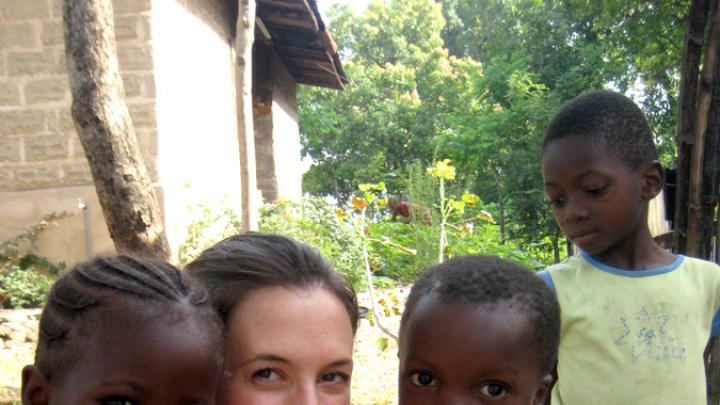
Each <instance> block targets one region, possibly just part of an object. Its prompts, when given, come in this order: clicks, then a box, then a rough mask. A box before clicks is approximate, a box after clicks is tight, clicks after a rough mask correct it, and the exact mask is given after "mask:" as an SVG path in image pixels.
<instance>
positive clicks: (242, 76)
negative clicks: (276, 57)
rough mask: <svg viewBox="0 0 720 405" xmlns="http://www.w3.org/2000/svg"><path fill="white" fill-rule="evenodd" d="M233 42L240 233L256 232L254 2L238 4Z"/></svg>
mask: <svg viewBox="0 0 720 405" xmlns="http://www.w3.org/2000/svg"><path fill="white" fill-rule="evenodd" d="M236 32H237V34H236V38H235V57H236V76H235V91H236V100H237V126H238V142H239V146H240V181H241V183H242V185H241V187H242V189H241V191H242V230H243V232H248V231H256V230H257V229H258V208H259V207H258V198H257V196H258V191H257V169H256V162H255V129H254V127H255V126H254V123H253V111H252V64H253V60H252V55H253V43H254V42H255V0H239V4H238V19H237V30H236Z"/></svg>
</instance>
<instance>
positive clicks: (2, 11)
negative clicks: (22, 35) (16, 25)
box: [0, 0, 50, 21]
mask: <svg viewBox="0 0 720 405" xmlns="http://www.w3.org/2000/svg"><path fill="white" fill-rule="evenodd" d="M48 5H49V3H48V1H47V0H0V19H2V20H6V21H12V20H30V19H42V18H48V17H50V7H48Z"/></svg>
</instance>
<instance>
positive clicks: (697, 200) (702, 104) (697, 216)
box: [685, 0, 720, 256]
mask: <svg viewBox="0 0 720 405" xmlns="http://www.w3.org/2000/svg"><path fill="white" fill-rule="evenodd" d="M718 52H720V7H718V1H717V0H715V1H713V8H712V20H711V21H710V37H709V39H708V42H707V47H706V48H705V61H704V62H703V67H702V75H701V76H700V90H699V91H700V94H699V98H698V103H697V111H696V115H695V119H696V121H695V127H694V130H693V132H694V136H693V145H692V157H691V164H690V187H689V191H688V230H687V241H686V246H685V251H686V253H687V254H688V255H690V256H699V255H700V245H701V244H702V232H701V227H702V217H703V215H702V212H703V201H702V190H703V177H704V176H703V162H704V151H705V135H706V130H707V124H708V113H709V112H710V103H711V101H712V95H713V90H714V88H713V85H714V83H715V75H716V73H717V71H716V69H715V65H716V63H717V58H718Z"/></svg>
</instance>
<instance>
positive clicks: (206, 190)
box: [152, 0, 240, 253]
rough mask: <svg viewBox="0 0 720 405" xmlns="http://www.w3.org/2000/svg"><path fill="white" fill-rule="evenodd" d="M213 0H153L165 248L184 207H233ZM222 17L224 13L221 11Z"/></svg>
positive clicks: (228, 111)
mask: <svg viewBox="0 0 720 405" xmlns="http://www.w3.org/2000/svg"><path fill="white" fill-rule="evenodd" d="M220 3H222V2H217V1H214V0H192V1H187V0H185V1H183V0H177V1H176V0H154V2H153V8H152V16H153V25H152V31H153V39H154V41H153V45H154V49H155V64H154V65H155V82H156V88H157V99H156V100H157V101H156V102H157V126H158V176H159V184H160V186H161V187H162V189H163V193H164V203H163V204H164V214H165V226H166V229H167V234H168V241H169V243H170V246H171V247H172V248H173V249H174V253H177V247H178V246H179V244H180V243H182V241H183V240H184V239H185V235H186V229H187V225H188V222H189V221H190V218H189V216H188V215H187V212H188V208H189V207H190V206H193V205H196V204H198V203H213V202H217V201H220V200H223V199H225V200H226V201H228V203H229V204H231V205H232V206H234V207H237V208H238V211H239V207H240V166H239V157H238V155H239V153H238V141H237V136H236V115H235V89H234V85H233V83H234V80H233V69H232V66H233V60H232V54H231V47H230V44H229V42H228V40H227V37H228V36H229V34H227V32H229V31H228V30H229V21H228V24H227V27H222V26H219V25H220V24H215V26H213V24H209V23H208V21H210V20H212V22H214V23H217V22H218V21H221V19H222V18H223V17H225V16H223V15H222V14H223V13H222V10H218V7H220V6H219V5H218V4H220ZM227 18H228V20H229V18H230V17H229V16H227Z"/></svg>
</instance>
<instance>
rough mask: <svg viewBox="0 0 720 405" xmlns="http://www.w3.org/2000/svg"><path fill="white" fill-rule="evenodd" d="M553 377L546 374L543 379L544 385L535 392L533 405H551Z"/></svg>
mask: <svg viewBox="0 0 720 405" xmlns="http://www.w3.org/2000/svg"><path fill="white" fill-rule="evenodd" d="M552 382H553V376H552V374H546V375H545V377H543V379H542V384H541V385H540V387H538V389H537V391H535V398H534V399H533V405H545V404H549V403H550V402H549V401H548V400H549V399H550V388H551V387H552Z"/></svg>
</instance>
